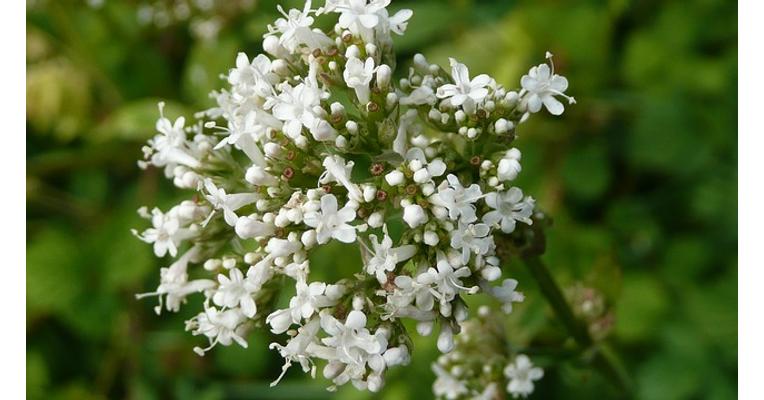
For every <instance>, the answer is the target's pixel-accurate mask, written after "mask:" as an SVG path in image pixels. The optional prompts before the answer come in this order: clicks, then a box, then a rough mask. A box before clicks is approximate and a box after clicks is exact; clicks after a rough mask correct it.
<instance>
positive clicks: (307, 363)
mask: <svg viewBox="0 0 764 400" xmlns="http://www.w3.org/2000/svg"><path fill="white" fill-rule="evenodd" d="M320 327H321V326H320V324H319V319H318V318H313V319H311V320H310V321H308V322H307V323H306V324H305V325H303V326H301V327H299V328H298V329H297V335H295V336H294V337H293V338H292V339H290V340H289V342H288V343H287V345H286V346H282V345H280V344H278V343H271V344H270V346H269V347H270V348H271V349H277V350H278V352H279V354H280V355H281V357H283V358H284V365H283V366H282V367H281V374H280V375H279V377H278V378H276V380H275V381H273V382H271V387H273V386H276V385H277V384H278V383H279V381H280V380H281V378H283V377H284V374H286V372H287V370H288V369H289V367H291V366H292V363H293V362H295V361H296V362H299V363H300V366H301V367H302V370H303V372H308V371H310V369H311V366H312V362H311V359H310V357H311V352H310V347H311V346H315V344H316V342H317V341H318V338H317V337H316V334H317V333H318V330H319V329H320ZM314 368H315V367H314ZM314 375H315V374H314Z"/></svg>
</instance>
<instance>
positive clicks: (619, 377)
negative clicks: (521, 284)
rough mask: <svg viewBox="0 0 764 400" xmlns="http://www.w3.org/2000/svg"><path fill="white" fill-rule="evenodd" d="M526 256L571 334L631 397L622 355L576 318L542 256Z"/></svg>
mask: <svg viewBox="0 0 764 400" xmlns="http://www.w3.org/2000/svg"><path fill="white" fill-rule="evenodd" d="M523 259H524V260H523V261H524V264H525V266H526V267H527V268H528V271H529V272H530V273H531V276H533V279H534V280H535V281H536V283H537V284H538V285H539V289H541V293H542V294H543V295H544V297H545V298H546V300H547V302H549V305H550V306H551V307H552V309H553V310H554V313H555V315H556V316H557V318H559V320H560V322H562V324H563V325H564V326H565V329H566V330H567V332H568V334H569V335H570V336H571V337H572V338H573V340H574V341H575V342H576V344H577V345H578V346H579V347H580V348H581V352H582V353H584V354H586V353H590V354H591V356H590V357H591V359H590V363H591V364H592V365H593V366H594V367H595V368H597V369H598V370H600V372H601V373H602V374H603V375H604V376H605V377H606V378H608V379H609V380H611V381H612V382H613V383H614V384H615V386H617V387H618V388H619V389H620V390H621V394H622V395H623V396H624V397H626V398H631V397H632V392H631V387H632V384H631V378H630V377H629V375H628V373H627V371H626V369H625V367H624V366H623V362H622V361H621V360H620V358H619V357H618V355H617V354H616V353H615V352H614V351H613V350H612V349H611V348H610V347H609V346H607V344H605V343H597V342H595V341H594V339H593V338H592V336H591V335H590V334H589V330H588V329H587V327H586V325H585V324H584V323H583V321H581V320H580V319H578V318H576V316H575V314H574V313H573V309H572V308H571V307H570V304H569V303H568V302H567V301H566V300H565V297H564V295H563V293H562V290H561V289H560V287H559V286H558V285H557V282H555V280H554V278H553V277H552V274H551V273H550V272H549V269H548V268H547V267H546V265H545V264H544V262H543V261H541V258H540V257H539V256H538V255H526V256H524V257H523Z"/></svg>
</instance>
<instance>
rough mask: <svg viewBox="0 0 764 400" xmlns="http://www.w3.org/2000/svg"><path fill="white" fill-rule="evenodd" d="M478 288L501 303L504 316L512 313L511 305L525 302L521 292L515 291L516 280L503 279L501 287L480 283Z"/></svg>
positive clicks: (484, 282)
mask: <svg viewBox="0 0 764 400" xmlns="http://www.w3.org/2000/svg"><path fill="white" fill-rule="evenodd" d="M480 287H481V288H482V289H483V290H484V291H485V292H486V293H488V294H490V295H491V296H493V297H495V298H496V300H499V301H500V302H501V303H502V307H501V309H502V311H504V313H505V314H510V313H511V312H512V303H521V302H523V301H524V300H525V296H524V295H523V294H522V292H518V291H517V290H515V289H517V280H515V279H505V280H504V282H502V284H501V286H491V285H489V284H488V283H487V282H486V281H481V283H480Z"/></svg>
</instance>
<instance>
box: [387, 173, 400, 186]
mask: <svg viewBox="0 0 764 400" xmlns="http://www.w3.org/2000/svg"><path fill="white" fill-rule="evenodd" d="M403 179H404V176H403V172H401V171H398V170H397V169H396V170H394V171H391V172H390V173H388V174H387V175H385V181H387V184H388V185H390V186H398V185H400V184H402V183H403Z"/></svg>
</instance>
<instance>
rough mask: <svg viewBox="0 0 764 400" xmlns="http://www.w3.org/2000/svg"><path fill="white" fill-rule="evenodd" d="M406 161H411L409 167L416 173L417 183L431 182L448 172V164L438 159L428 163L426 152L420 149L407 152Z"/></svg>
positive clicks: (415, 179)
mask: <svg viewBox="0 0 764 400" xmlns="http://www.w3.org/2000/svg"><path fill="white" fill-rule="evenodd" d="M406 161H409V167H410V168H411V169H412V170H413V171H414V182H416V183H425V182H429V181H430V180H431V179H432V178H433V177H437V176H441V175H443V173H445V172H446V163H444V162H443V160H441V159H440V158H436V159H434V160H432V161H430V162H428V161H427V157H425V155H424V151H422V149H420V148H419V147H414V148H411V149H409V151H408V152H406ZM413 166H416V167H417V168H416V169H415V168H413Z"/></svg>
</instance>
